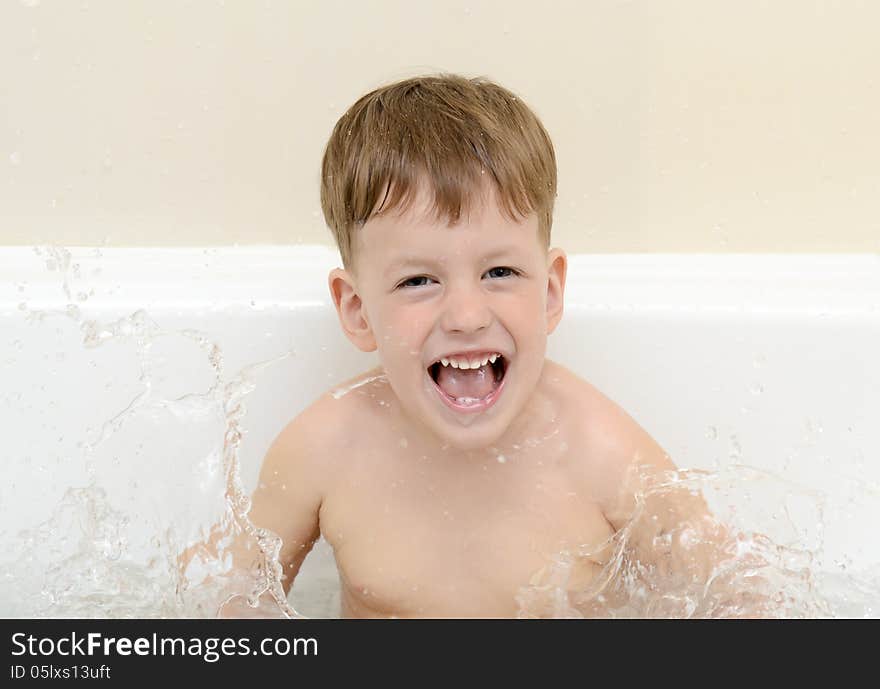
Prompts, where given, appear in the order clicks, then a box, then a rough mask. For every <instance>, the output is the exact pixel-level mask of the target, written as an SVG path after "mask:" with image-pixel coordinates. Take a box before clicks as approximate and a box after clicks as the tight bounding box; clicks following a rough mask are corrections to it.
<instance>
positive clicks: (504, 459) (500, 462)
mask: <svg viewBox="0 0 880 689" xmlns="http://www.w3.org/2000/svg"><path fill="white" fill-rule="evenodd" d="M496 459H497V460H498V463H499V464H504V463H505V462H506V461H507V457H505V456H504V455H498V457H496Z"/></svg>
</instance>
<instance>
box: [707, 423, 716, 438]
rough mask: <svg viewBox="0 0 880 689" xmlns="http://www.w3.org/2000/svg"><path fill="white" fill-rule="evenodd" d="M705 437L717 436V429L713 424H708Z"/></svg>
mask: <svg viewBox="0 0 880 689" xmlns="http://www.w3.org/2000/svg"><path fill="white" fill-rule="evenodd" d="M706 437H707V438H708V439H709V440H716V439H717V438H718V429H717V428H715V426H709V428H707V429H706Z"/></svg>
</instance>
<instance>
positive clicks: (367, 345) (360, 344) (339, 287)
mask: <svg viewBox="0 0 880 689" xmlns="http://www.w3.org/2000/svg"><path fill="white" fill-rule="evenodd" d="M327 284H328V286H329V287H330V296H331V297H332V298H333V304H334V305H335V306H336V313H337V314H339V324H340V325H341V326H342V330H343V331H344V332H345V335H346V337H348V339H349V340H351V341H352V344H354V346H355V347H357V348H358V349H360V350H361V351H362V352H374V351H376V338H375V337H374V336H373V329H372V328H371V327H370V323H369V321H368V320H367V314H366V311H365V310H364V303H363V301H362V300H361V297H360V295H359V294H358V293H357V285H356V284H355V281H354V279H353V278H352V276H351V274H350V273H349V272H348V271H347V270H343V269H342V268H334V269H333V270H331V271H330V275H329V276H328V277H327Z"/></svg>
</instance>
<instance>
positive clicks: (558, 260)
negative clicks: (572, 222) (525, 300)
mask: <svg viewBox="0 0 880 689" xmlns="http://www.w3.org/2000/svg"><path fill="white" fill-rule="evenodd" d="M567 269H568V259H567V258H566V256H565V252H564V251H563V250H562V249H551V250H550V251H549V252H548V253H547V334H548V335H549V334H550V333H552V332H553V331H554V330H555V329H556V326H557V325H559V321H560V320H562V308H563V302H564V297H565V271H566V270H567Z"/></svg>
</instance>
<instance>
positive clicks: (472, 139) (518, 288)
mask: <svg viewBox="0 0 880 689" xmlns="http://www.w3.org/2000/svg"><path fill="white" fill-rule="evenodd" d="M555 196H556V162H555V156H554V151H553V146H552V144H551V141H550V138H549V137H548V135H547V133H546V131H545V130H544V128H543V127H542V125H541V123H540V122H539V121H538V119H537V118H536V116H535V115H534V114H533V113H532V112H531V111H530V110H529V108H528V107H527V106H526V105H525V104H524V103H523V102H522V101H521V100H520V99H518V98H517V97H516V96H515V95H514V94H512V93H511V92H509V91H507V90H505V89H504V88H501V87H500V86H497V85H495V84H493V83H491V82H489V81H487V80H484V79H471V80H468V79H465V78H462V77H459V76H454V75H438V76H429V77H420V78H413V79H408V80H405V81H402V82H399V83H395V84H391V85H388V86H386V87H384V88H380V89H378V90H375V91H373V92H372V93H369V94H367V95H365V96H363V97H362V98H361V99H360V100H358V101H357V102H356V103H355V104H354V105H353V106H352V107H351V108H350V109H349V110H348V112H346V113H345V115H343V117H342V118H341V119H340V120H339V122H338V123H337V125H336V127H335V129H334V131H333V133H332V136H331V138H330V141H329V143H328V145H327V148H326V152H325V155H324V160H323V170H322V182H321V202H322V207H323V210H324V214H325V217H326V220H327V222H328V224H329V226H330V227H331V228H332V230H333V233H334V236H335V239H336V242H337V244H338V247H339V250H340V253H341V256H342V262H343V266H344V267H343V268H337V269H335V270H333V271H332V272H331V273H330V275H329V288H330V292H331V294H332V297H333V302H334V304H335V305H336V310H337V312H338V316H339V322H340V325H341V327H342V330H343V332H344V333H345V335H346V336H347V337H348V339H349V340H350V341H351V342H352V344H354V346H356V347H357V348H359V349H360V350H362V351H365V352H371V351H378V356H379V360H380V362H381V364H380V366H378V367H377V368H376V369H374V370H371V371H367V372H365V373H364V374H363V375H361V376H358V377H357V378H356V379H353V380H350V381H347V382H345V383H344V384H342V385H340V386H339V387H337V388H334V390H331V391H330V392H328V393H327V394H325V395H324V396H322V397H321V398H320V399H318V400H317V401H315V402H314V403H313V404H312V405H311V406H310V407H308V408H307V409H306V410H305V411H303V412H302V413H301V414H300V415H299V416H298V417H296V418H295V419H293V420H292V421H291V422H290V423H289V425H288V426H287V427H286V428H284V429H283V430H282V431H281V433H280V434H279V435H278V437H277V439H276V440H275V441H274V443H273V444H272V446H271V448H270V449H269V451H268V453H267V455H266V457H265V461H264V465H263V467H262V471H261V475H260V480H259V486H258V488H257V489H256V491H255V493H254V495H253V503H252V504H253V506H252V509H251V512H250V519H251V520H252V522H253V524H254V525H255V526H257V527H261V528H266V529H270V530H271V531H273V532H275V533H276V534H278V535H279V536H280V537H281V539H282V547H281V551H280V562H281V565H282V567H283V572H284V579H283V586H284V590H285V592H287V591H289V589H290V586H291V585H292V584H293V581H294V578H295V576H296V574H297V571H298V570H299V568H300V565H301V564H302V562H303V560H304V558H305V557H306V555H307V553H308V552H309V550H310V548H311V547H312V544H313V543H314V542H315V541H316V539H317V538H318V537H319V536H321V535H323V536H324V538H325V539H326V540H327V541H328V542H329V544H330V545H331V546H332V548H333V550H334V554H335V558H336V564H337V567H338V569H339V573H340V580H341V585H342V595H341V600H342V611H341V612H342V615H343V616H345V617H512V616H516V615H522V614H535V611H534V610H527V611H525V612H524V611H523V610H522V608H521V597H520V594H521V592H522V591H523V590H524V587H528V586H529V585H530V583H531V584H535V583H536V582H541V581H542V576H543V575H544V574H545V573H546V572H547V571H548V567H550V566H551V564H552V562H553V558H554V556H556V555H558V554H559V553H569V554H576V553H581V555H580V556H575V557H573V558H572V569H571V571H570V572H569V574H568V576H567V579H566V583H565V586H566V588H567V589H568V590H569V591H571V592H572V593H573V594H574V593H576V592H578V591H585V590H587V589H588V586H589V584H590V583H591V582H592V581H593V579H594V577H595V576H596V574H597V573H598V572H600V571H601V569H602V566H603V565H604V564H605V562H606V560H607V558H608V555H609V553H610V551H611V550H612V548H611V545H612V544H611V540H610V539H612V537H613V536H614V535H615V533H616V532H617V531H618V530H619V529H621V528H622V527H623V526H625V525H626V524H627V522H628V520H629V519H630V517H631V515H632V513H633V509H634V506H635V504H636V498H635V496H636V492H637V490H639V489H642V488H644V487H645V486H646V485H648V484H649V483H650V481H651V480H652V478H651V477H657V476H661V477H662V473H660V472H665V471H670V470H674V469H675V467H674V465H673V463H672V462H671V461H670V459H669V457H668V456H667V455H666V453H664V451H663V450H662V449H661V448H660V447H659V446H658V445H657V443H656V442H654V440H653V439H652V438H651V437H650V436H649V435H648V434H647V433H646V432H645V431H644V430H643V429H642V428H640V427H639V426H638V424H636V422H635V421H634V420H633V419H632V418H630V417H629V416H628V415H627V414H626V413H625V412H624V411H623V410H622V409H621V408H620V407H618V406H617V405H616V404H614V403H613V402H612V401H611V400H609V399H608V398H607V397H605V396H604V395H603V394H602V393H601V392H599V391H598V390H597V389H596V388H594V387H593V386H592V385H590V384H589V383H588V382H586V381H584V380H582V379H580V378H578V377H577V376H576V375H574V374H573V373H572V372H571V371H569V370H568V369H566V368H565V367H563V366H561V365H559V364H557V363H554V362H552V361H549V360H547V359H546V358H545V349H546V342H547V336H548V335H549V334H550V333H552V332H553V330H554V329H555V328H556V326H557V325H558V323H559V321H560V319H561V318H562V314H563V296H564V290H565V275H566V256H565V253H564V252H563V251H562V250H560V249H556V248H554V249H550V248H549V241H550V226H551V223H552V217H553V203H554V198H555ZM684 495H685V497H683V498H682V497H680V496H679V497H676V498H671V497H666V498H663V499H662V500H660V501H659V502H656V503H655V504H654V505H652V507H651V509H652V510H653V512H654V516H652V518H651V519H646V520H641V522H640V524H641V526H639V528H638V529H633V531H632V532H631V533H629V534H628V539H627V543H628V547H629V548H631V549H632V553H633V557H634V558H637V559H638V560H639V562H640V563H642V564H644V565H645V566H651V567H660V568H663V567H666V568H667V569H675V568H676V567H684V566H686V565H685V564H684V563H685V560H686V561H687V566H691V567H694V571H695V572H696V574H695V576H706V575H707V573H708V571H709V568H711V567H712V566H714V564H715V563H717V561H718V558H719V553H721V552H722V551H721V550H720V545H719V544H720V543H721V536H719V534H720V533H721V532H720V531H717V530H716V526H715V525H714V522H712V520H711V516H710V515H709V514H708V511H707V510H706V506H705V503H704V502H703V500H702V499H701V498H700V497H699V496H692V495H691V494H690V493H689V492H687V491H685V492H684ZM683 523H687V524H690V525H692V526H693V528H694V529H697V531H698V532H699V534H700V535H701V537H702V539H701V538H697V539H693V538H692V540H693V541H694V542H695V543H696V544H697V545H698V546H699V545H700V544H702V545H701V547H703V550H700V551H699V552H698V550H699V548H697V547H696V546H695V549H694V550H692V551H689V552H691V556H689V558H684V559H682V558H679V559H680V560H681V561H677V560H676V559H675V558H674V557H673V556H672V555H671V554H670V553H671V552H672V551H671V550H670V549H668V548H667V549H665V550H663V549H660V548H657V544H658V543H659V541H658V540H657V539H658V536H659V537H662V536H663V535H664V534H667V533H671V532H672V530H673V529H679V531H677V532H676V533H680V526H681V524H683ZM693 533H695V532H694V531H693V530H692V531H691V534H693ZM707 534H708V535H707ZM722 535H723V534H722ZM713 537H717V538H716V540H715V541H713V540H712V538H713ZM583 553H587V555H583ZM722 555H723V553H722ZM238 557H239V558H242V557H244V556H243V555H242V554H241V553H239V555H238ZM251 557H252V555H251ZM239 561H240V562H243V560H241V559H239ZM245 566H246V563H245ZM599 600H601V598H600V599H599ZM582 604H583V605H582V607H581V608H580V612H581V613H584V614H602V610H601V605H599V604H598V603H597V602H596V601H595V600H587V601H582ZM538 614H540V612H539V613H538Z"/></svg>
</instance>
